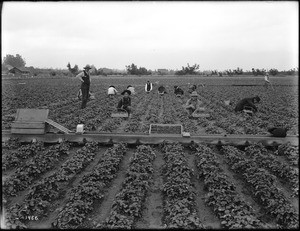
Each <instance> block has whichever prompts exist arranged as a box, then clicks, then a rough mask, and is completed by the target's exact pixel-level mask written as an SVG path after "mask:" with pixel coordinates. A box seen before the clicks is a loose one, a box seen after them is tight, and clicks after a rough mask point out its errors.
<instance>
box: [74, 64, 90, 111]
mask: <svg viewBox="0 0 300 231" xmlns="http://www.w3.org/2000/svg"><path fill="white" fill-rule="evenodd" d="M83 69H84V70H83V71H82V72H80V73H79V74H78V75H77V76H76V77H77V78H79V79H80V81H81V82H82V83H81V92H82V103H81V109H84V108H85V107H86V104H87V101H88V98H89V92H90V84H91V78H90V69H91V67H90V65H88V64H87V65H86V66H85V67H84V68H83Z"/></svg>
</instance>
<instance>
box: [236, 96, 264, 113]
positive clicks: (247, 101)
mask: <svg viewBox="0 0 300 231" xmlns="http://www.w3.org/2000/svg"><path fill="white" fill-rule="evenodd" d="M259 101H260V98H259V97H258V96H255V97H252V98H244V99H241V100H240V101H239V102H238V103H237V104H236V107H235V109H234V110H235V112H238V111H243V110H244V109H245V107H248V108H251V109H252V111H253V112H257V107H256V106H255V105H254V104H255V103H259Z"/></svg>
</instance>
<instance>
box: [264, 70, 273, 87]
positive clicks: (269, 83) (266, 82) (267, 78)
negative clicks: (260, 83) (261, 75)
mask: <svg viewBox="0 0 300 231" xmlns="http://www.w3.org/2000/svg"><path fill="white" fill-rule="evenodd" d="M268 85H271V87H272V89H273V90H274V88H273V86H272V84H271V82H270V76H269V73H268V72H266V74H265V84H264V86H265V88H268Z"/></svg>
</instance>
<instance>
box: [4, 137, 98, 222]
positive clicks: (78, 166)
mask: <svg viewBox="0 0 300 231" xmlns="http://www.w3.org/2000/svg"><path fill="white" fill-rule="evenodd" d="M96 149H97V143H96V142H91V143H86V144H85V146H84V147H83V148H81V149H80V150H78V151H77V152H76V153H75V154H74V156H72V158H70V159H68V160H67V161H66V162H65V163H64V164H63V165H62V166H61V167H60V168H59V169H58V171H56V172H55V173H53V174H51V175H50V176H48V177H46V178H44V179H42V180H41V181H39V182H37V183H36V184H35V185H34V186H33V187H32V188H31V189H30V191H29V193H28V194H26V196H25V200H24V201H23V202H22V203H21V204H18V203H17V204H15V205H13V206H12V207H10V208H9V209H8V212H7V216H6V225H7V227H16V228H19V227H23V226H26V223H27V222H28V217H31V216H34V217H37V218H38V219H41V218H42V217H44V216H47V214H48V213H49V210H50V207H51V204H52V203H53V202H54V201H55V200H57V199H59V198H61V197H62V196H63V194H64V193H65V191H66V185H65V184H64V183H67V182H68V181H69V180H71V179H72V178H74V176H75V175H76V174H78V173H79V172H81V171H82V170H83V169H84V168H85V167H86V166H87V165H88V164H89V163H90V162H91V161H93V159H94V156H95V151H96Z"/></svg>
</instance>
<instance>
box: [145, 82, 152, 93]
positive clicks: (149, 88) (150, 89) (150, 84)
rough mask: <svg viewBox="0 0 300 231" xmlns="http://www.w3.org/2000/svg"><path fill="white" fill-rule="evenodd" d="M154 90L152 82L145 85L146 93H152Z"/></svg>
mask: <svg viewBox="0 0 300 231" xmlns="http://www.w3.org/2000/svg"><path fill="white" fill-rule="evenodd" d="M152 89H153V86H152V83H150V81H149V80H148V81H147V83H146V85H145V91H146V92H147V93H150V91H152Z"/></svg>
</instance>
